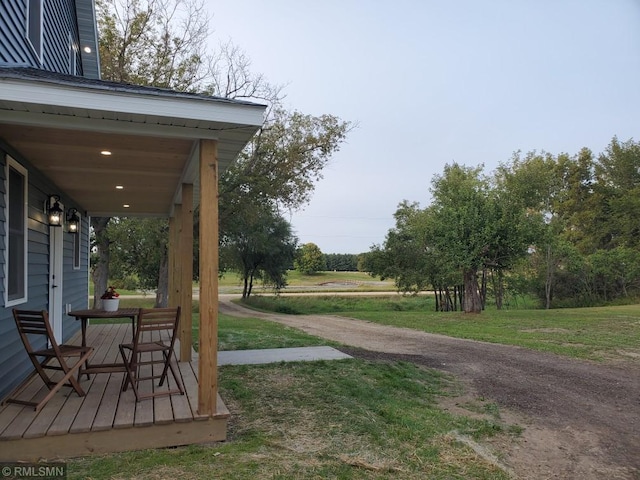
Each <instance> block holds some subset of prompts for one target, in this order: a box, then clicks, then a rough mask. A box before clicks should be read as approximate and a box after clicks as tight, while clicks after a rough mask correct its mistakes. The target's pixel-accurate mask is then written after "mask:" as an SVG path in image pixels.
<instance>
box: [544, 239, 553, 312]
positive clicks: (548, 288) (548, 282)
mask: <svg viewBox="0 0 640 480" xmlns="http://www.w3.org/2000/svg"><path fill="white" fill-rule="evenodd" d="M551 256H552V252H551V245H548V246H547V258H546V260H547V275H546V278H545V282H544V296H545V300H546V303H545V308H546V309H547V310H549V309H550V308H551V295H552V288H553V276H554V271H555V265H554V264H553V261H552V260H553V259H552V258H551Z"/></svg>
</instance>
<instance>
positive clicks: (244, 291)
mask: <svg viewBox="0 0 640 480" xmlns="http://www.w3.org/2000/svg"><path fill="white" fill-rule="evenodd" d="M248 291H249V274H248V273H247V272H245V274H244V287H243V288H242V298H247V296H248V295H247V292H248Z"/></svg>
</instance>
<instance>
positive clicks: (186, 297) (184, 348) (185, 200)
mask: <svg viewBox="0 0 640 480" xmlns="http://www.w3.org/2000/svg"><path fill="white" fill-rule="evenodd" d="M179 243H180V254H179V255H178V257H179V259H180V260H179V262H180V276H181V278H180V279H179V281H180V306H181V318H180V361H181V362H190V361H191V339H192V336H191V328H192V327H191V324H192V310H193V308H192V306H193V286H192V283H191V282H192V280H193V185H191V184H187V183H183V184H182V226H181V228H180V242H179ZM216 278H217V277H216Z"/></svg>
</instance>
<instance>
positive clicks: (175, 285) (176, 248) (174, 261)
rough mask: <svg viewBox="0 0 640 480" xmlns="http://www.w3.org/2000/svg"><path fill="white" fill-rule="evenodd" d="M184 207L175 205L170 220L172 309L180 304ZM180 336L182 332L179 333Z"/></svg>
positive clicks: (170, 296)
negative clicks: (181, 230) (180, 255)
mask: <svg viewBox="0 0 640 480" xmlns="http://www.w3.org/2000/svg"><path fill="white" fill-rule="evenodd" d="M181 217H182V205H175V206H174V211H173V217H170V218H169V301H168V305H169V306H170V307H177V306H178V305H179V304H180V303H179V302H180V290H179V289H180V283H179V282H180V261H179V254H180V226H181V222H182V220H181ZM178 335H180V332H178Z"/></svg>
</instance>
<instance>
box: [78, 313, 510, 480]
mask: <svg viewBox="0 0 640 480" xmlns="http://www.w3.org/2000/svg"><path fill="white" fill-rule="evenodd" d="M136 301H138V300H136ZM195 320H197V309H196V313H194V326H195V327H196V329H195V331H196V332H197V321H195ZM219 336H220V345H221V347H222V348H224V349H238V348H276V347H282V346H306V345H318V344H326V343H327V342H325V341H324V340H322V339H319V338H316V337H313V336H310V335H306V334H304V333H301V332H298V331H296V330H294V329H291V328H287V327H284V326H281V325H278V324H274V323H272V322H265V321H260V320H256V319H242V318H234V317H228V316H226V315H221V316H220V319H219ZM219 371H220V375H219V380H220V393H221V395H222V397H223V398H224V399H225V402H226V404H227V406H228V407H229V408H230V410H231V412H232V417H231V424H230V428H229V438H228V441H227V442H225V443H220V444H214V445H209V446H197V445H193V446H189V447H181V448H173V449H158V450H144V451H137V452H126V453H121V454H113V455H106V456H102V457H88V458H84V459H75V460H71V461H69V463H68V478H70V479H79V478H93V479H103V478H139V479H157V478H180V479H183V480H188V479H200V478H212V479H225V480H227V479H246V478H270V479H282V480H288V479H291V478H295V479H321V478H334V479H345V480H350V479H354V480H355V479H374V480H377V479H396V478H402V479H406V480H414V479H415V480H418V479H420V480H421V479H424V478H429V479H435V480H438V479H442V480H444V479H487V480H489V479H496V480H500V479H507V478H508V475H506V474H505V473H504V472H503V471H502V470H500V469H499V468H498V467H496V466H495V465H493V464H492V463H490V462H487V461H485V460H484V459H482V458H481V457H479V456H478V455H477V454H476V453H475V452H473V451H472V450H471V449H470V448H469V447H467V446H465V445H464V444H463V443H461V442H460V441H459V440H458V438H459V435H465V436H466V437H470V438H472V439H475V441H482V440H484V439H487V438H489V437H495V436H501V437H503V438H505V439H506V441H509V442H510V441H513V440H512V438H513V436H514V435H518V434H519V429H518V428H517V427H514V426H512V425H505V424H503V423H502V422H501V420H500V416H499V412H497V407H496V406H493V405H492V406H490V407H487V408H486V409H485V410H486V414H485V415H484V417H483V418H480V419H477V418H474V419H471V418H468V417H466V416H456V415H452V414H451V413H448V412H445V411H443V410H442V409H441V408H439V407H438V405H437V401H438V398H440V397H441V396H448V395H451V394H456V393H459V392H460V389H461V388H462V387H461V385H460V384H458V383H456V382H455V381H454V380H453V379H452V378H450V377H448V376H446V375H445V374H442V373H439V372H437V371H435V370H429V369H424V368H420V367H417V366H415V365H413V364H410V363H405V362H382V361H380V362H374V361H365V360H359V359H353V360H345V361H322V362H299V363H286V364H285V363H281V364H272V365H253V366H224V367H221V368H220V370H219ZM470 410H472V409H470ZM472 411H473V410H472Z"/></svg>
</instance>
